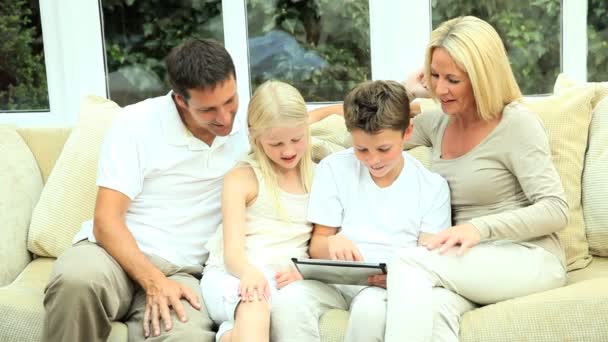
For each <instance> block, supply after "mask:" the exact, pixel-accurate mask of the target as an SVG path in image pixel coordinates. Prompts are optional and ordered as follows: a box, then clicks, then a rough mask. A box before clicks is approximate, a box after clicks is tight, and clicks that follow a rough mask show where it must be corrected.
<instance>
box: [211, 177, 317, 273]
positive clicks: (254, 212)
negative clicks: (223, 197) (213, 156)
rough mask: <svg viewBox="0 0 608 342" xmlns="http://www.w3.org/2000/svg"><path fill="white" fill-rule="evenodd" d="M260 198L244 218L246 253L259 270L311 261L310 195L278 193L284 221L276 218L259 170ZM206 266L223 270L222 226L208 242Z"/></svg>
mask: <svg viewBox="0 0 608 342" xmlns="http://www.w3.org/2000/svg"><path fill="white" fill-rule="evenodd" d="M251 168H252V169H253V171H254V172H255V176H256V178H257V180H258V195H257V197H256V198H255V200H254V202H253V203H252V204H251V205H250V206H249V207H247V211H246V214H245V253H246V256H247V260H248V261H249V262H250V263H251V264H253V265H256V266H258V267H265V266H267V267H270V268H275V267H276V268H283V267H284V266H285V265H287V264H289V262H290V259H291V258H292V257H293V258H303V257H308V242H309V240H310V235H311V232H312V224H311V223H310V222H308V221H307V220H306V212H307V210H308V194H291V193H288V192H285V191H283V190H280V189H279V200H280V202H281V205H282V209H283V213H284V216H285V217H284V218H282V217H280V215H278V214H277V211H276V209H275V207H274V204H273V202H272V198H271V197H270V194H269V193H268V191H267V188H266V184H265V183H264V180H263V179H262V177H261V176H260V171H259V169H258V168H256V167H253V166H252V167H251ZM206 247H207V249H208V250H209V260H208V261H207V266H218V267H222V268H223V267H224V239H223V226H222V225H220V226H219V227H218V229H217V231H216V232H215V235H213V237H212V238H211V239H210V240H209V241H208V242H207V245H206Z"/></svg>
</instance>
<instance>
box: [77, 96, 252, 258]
mask: <svg viewBox="0 0 608 342" xmlns="http://www.w3.org/2000/svg"><path fill="white" fill-rule="evenodd" d="M242 114H243V113H239V114H238V115H237V116H236V118H235V120H234V124H233V128H232V131H231V132H230V134H229V135H227V136H225V137H216V138H215V139H214V141H213V143H212V144H211V146H209V145H207V144H206V143H204V142H203V141H201V140H199V139H197V138H196V137H194V136H193V135H192V134H191V133H190V132H189V131H188V129H187V128H186V126H184V124H183V122H182V121H181V119H180V116H179V113H178V112H177V109H176V107H175V104H174V102H173V100H172V98H171V93H169V94H167V95H165V96H161V97H156V98H152V99H148V100H145V101H143V102H139V103H136V104H134V105H131V106H127V107H125V108H124V109H123V111H122V113H121V114H120V115H119V116H118V117H117V118H116V120H115V121H114V123H113V124H112V127H111V128H110V129H109V131H108V133H107V135H106V137H105V139H104V143H103V145H102V148H101V153H100V157H99V167H98V171H97V185H98V186H101V187H105V188H109V189H113V190H116V191H119V192H121V193H123V194H125V195H126V196H128V197H129V198H130V199H131V205H130V206H129V209H128V210H127V214H126V224H127V227H128V229H129V231H130V232H131V234H132V235H133V237H134V238H135V240H136V241H137V245H138V246H139V248H140V249H141V250H142V251H143V252H144V253H147V254H154V255H157V256H160V257H162V258H164V259H166V260H168V261H170V262H171V263H173V264H175V265H177V266H186V265H194V264H203V263H204V262H205V261H206V259H207V256H208V252H207V250H206V249H205V247H204V245H205V243H206V242H207V240H208V239H209V237H211V235H212V234H213V233H214V232H215V230H216V229H217V227H218V225H219V224H220V222H221V220H222V214H221V209H220V196H221V191H222V186H223V179H224V175H225V174H226V172H228V170H230V169H231V168H232V167H233V166H234V165H235V164H236V162H237V161H238V160H240V159H242V158H243V157H244V156H246V155H247V153H248V151H249V142H248V138H247V126H246V118H245V115H242ZM83 239H88V240H90V241H92V242H95V241H96V239H95V236H94V234H93V222H92V221H86V222H84V223H83V224H82V227H81V230H80V232H79V233H78V234H77V235H76V236H75V237H74V240H73V241H74V242H77V241H80V240H83Z"/></svg>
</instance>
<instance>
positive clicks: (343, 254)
mask: <svg viewBox="0 0 608 342" xmlns="http://www.w3.org/2000/svg"><path fill="white" fill-rule="evenodd" d="M327 248H328V250H329V257H330V258H331V259H332V260H347V261H363V256H362V255H361V252H359V249H358V248H357V246H355V244H354V243H353V242H352V241H350V240H349V239H348V238H347V237H346V236H344V235H342V234H336V235H332V236H328V237H327Z"/></svg>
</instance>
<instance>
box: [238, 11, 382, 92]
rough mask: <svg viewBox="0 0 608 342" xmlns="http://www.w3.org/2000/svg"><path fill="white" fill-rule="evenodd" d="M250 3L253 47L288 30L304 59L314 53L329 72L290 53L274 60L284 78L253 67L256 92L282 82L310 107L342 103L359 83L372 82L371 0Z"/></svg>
mask: <svg viewBox="0 0 608 342" xmlns="http://www.w3.org/2000/svg"><path fill="white" fill-rule="evenodd" d="M247 4H248V5H247V17H248V34H249V38H250V43H251V39H252V38H253V39H255V38H256V37H262V36H264V35H267V34H268V33H270V32H272V31H275V30H280V31H284V32H287V33H288V34H290V35H291V36H293V37H294V38H295V40H296V41H297V43H298V44H299V46H300V49H301V52H299V54H300V55H301V54H303V53H310V52H313V53H314V54H316V56H317V57H318V58H320V59H321V60H322V61H324V63H325V64H324V66H323V67H314V66H312V65H306V64H305V63H302V64H298V63H294V62H292V58H290V57H293V56H292V55H290V54H289V53H283V54H279V55H277V56H276V57H275V58H274V59H273V65H274V66H275V68H276V69H277V70H281V72H280V74H279V75H277V73H276V72H273V70H261V71H260V72H258V70H256V69H255V66H254V65H251V66H250V68H251V70H252V73H251V81H252V89H254V90H255V88H257V86H259V85H260V84H261V83H262V82H264V81H265V80H267V79H270V78H276V79H279V80H281V81H284V82H287V83H290V84H292V85H293V86H295V87H296V88H297V89H298V90H300V92H301V93H302V95H303V96H304V98H305V99H306V100H307V101H309V102H324V101H340V100H342V99H343V98H344V96H345V95H346V93H347V92H348V91H349V90H350V89H351V88H353V87H354V86H355V85H356V84H357V83H360V82H362V81H365V80H368V79H370V78H371V57H370V54H371V52H370V39H369V2H368V0H344V1H335V0H310V1H292V0H275V1H268V0H249V1H247ZM249 51H250V54H251V53H252V49H251V44H250V49H249ZM296 56H298V55H296Z"/></svg>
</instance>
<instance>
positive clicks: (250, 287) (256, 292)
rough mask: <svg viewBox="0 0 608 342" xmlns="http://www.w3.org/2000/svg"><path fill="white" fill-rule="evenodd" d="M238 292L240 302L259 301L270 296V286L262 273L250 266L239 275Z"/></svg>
mask: <svg viewBox="0 0 608 342" xmlns="http://www.w3.org/2000/svg"><path fill="white" fill-rule="evenodd" d="M239 294H240V295H241V301H242V302H253V301H261V300H263V299H266V298H269V297H270V287H269V286H268V280H266V277H265V276H264V273H262V271H260V270H259V269H257V268H256V267H253V266H250V267H249V268H248V269H247V271H245V273H244V274H243V276H242V277H241V282H240V283H239Z"/></svg>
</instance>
